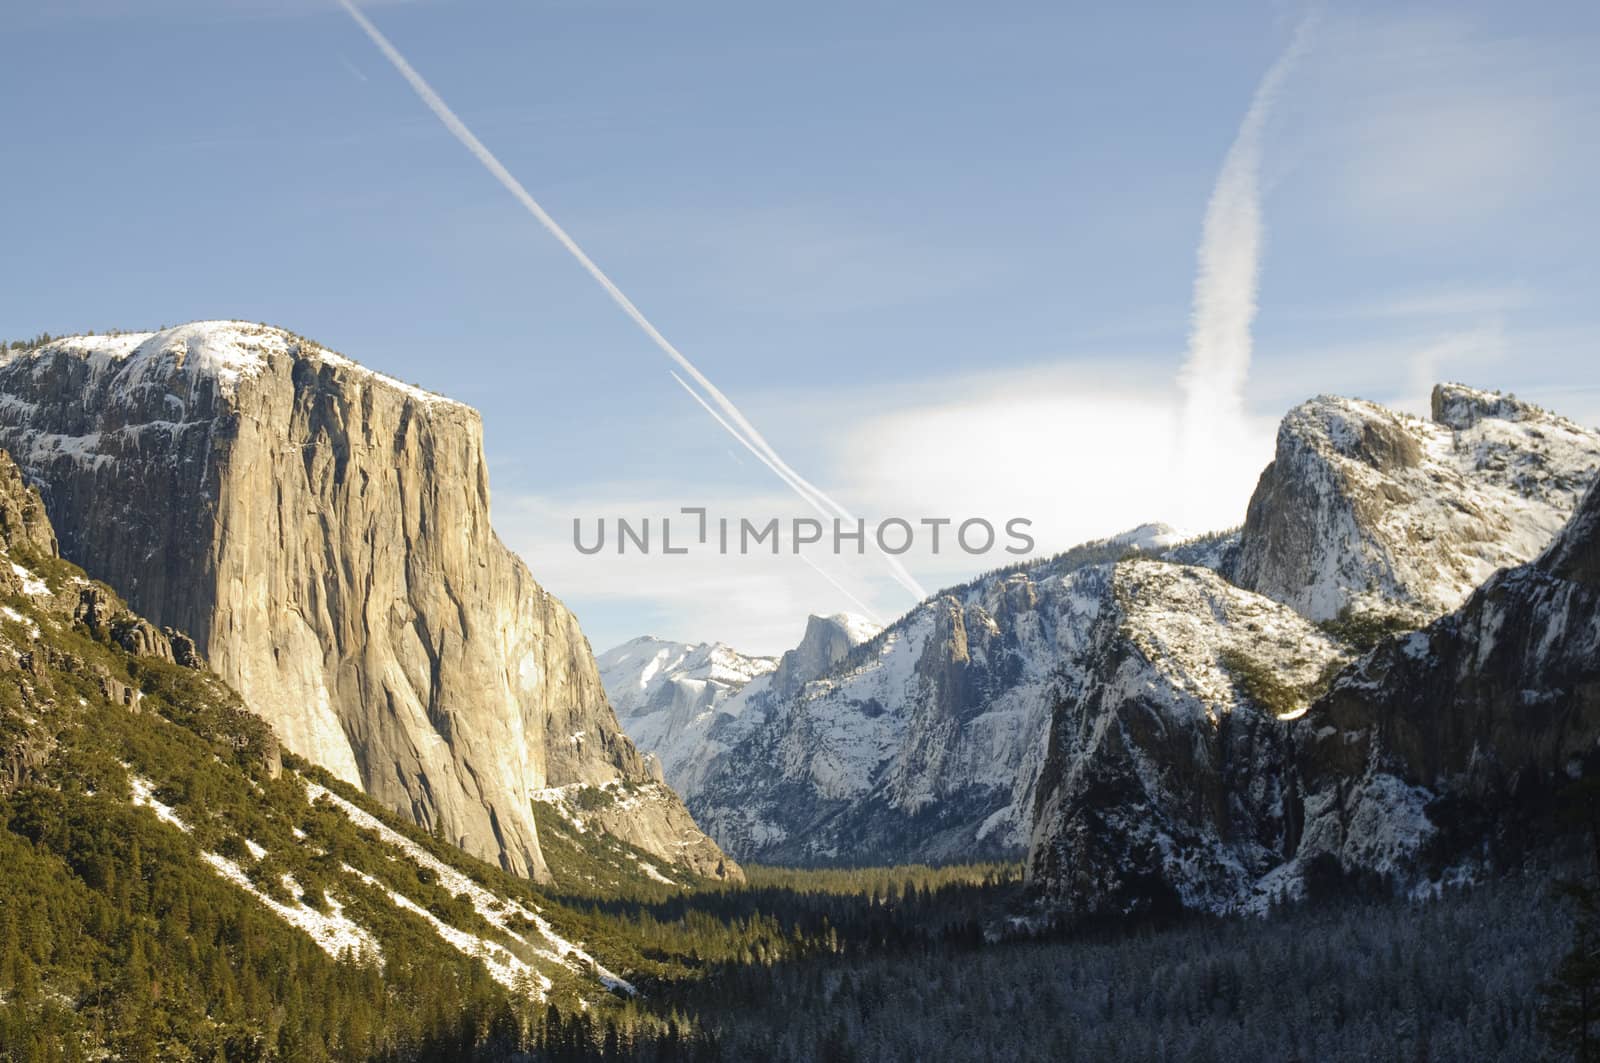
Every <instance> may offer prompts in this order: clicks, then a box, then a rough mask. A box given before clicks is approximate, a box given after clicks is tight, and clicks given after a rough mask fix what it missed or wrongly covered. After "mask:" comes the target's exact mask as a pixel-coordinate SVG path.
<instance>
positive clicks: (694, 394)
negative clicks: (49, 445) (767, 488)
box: [667, 369, 883, 624]
mask: <svg viewBox="0 0 1600 1063" xmlns="http://www.w3.org/2000/svg"><path fill="white" fill-rule="evenodd" d="M667 372H669V373H672V370H670V369H669V370H667ZM672 379H674V380H676V381H677V382H678V386H679V387H681V388H683V390H684V391H687V392H688V393H689V397H690V398H691V399H693V400H694V401H695V402H698V403H699V404H700V408H701V409H703V410H705V411H706V413H708V414H710V415H711V418H712V420H714V421H716V422H717V423H718V424H720V425H721V426H722V427H723V428H724V429H726V430H727V432H728V433H729V434H730V435H732V436H733V438H735V439H737V440H738V441H739V442H740V443H743V444H744V447H745V449H746V450H748V451H750V453H752V454H754V455H755V456H756V457H758V458H759V457H761V454H760V452H758V451H757V450H756V448H755V447H753V446H751V445H750V441H749V440H748V439H746V438H744V436H742V435H740V434H739V433H738V432H736V431H734V429H733V426H732V425H730V424H728V422H727V421H724V420H723V419H722V415H721V414H719V413H718V412H717V411H716V410H713V409H712V408H711V405H710V404H709V403H707V402H706V400H705V399H703V398H702V397H701V396H700V393H699V392H698V391H696V390H695V389H694V388H692V387H690V386H689V382H688V381H686V380H684V379H683V377H681V376H679V375H678V374H677V373H672ZM763 460H765V459H763ZM774 471H775V472H776V470H774ZM778 475H779V476H780V477H781V476H782V475H783V474H782V473H778ZM801 497H805V496H803V495H802V496H801ZM806 501H807V502H809V503H810V504H811V508H812V509H814V510H816V511H817V515H818V516H821V517H823V518H828V517H829V516H830V515H829V513H828V511H827V510H826V509H824V508H823V507H822V506H821V504H819V503H818V502H816V501H815V500H814V499H811V498H806ZM846 519H849V518H846ZM795 556H796V557H798V558H799V559H800V560H802V561H804V562H805V563H806V564H808V565H810V566H811V567H812V568H813V569H815V570H816V573H817V575H819V576H821V577H822V578H823V579H825V580H827V581H828V582H829V583H831V584H833V586H834V589H835V590H837V591H838V592H839V593H840V594H842V595H844V596H845V597H846V598H849V599H850V600H851V601H852V602H854V603H855V605H856V607H857V608H858V609H860V610H861V611H862V612H863V613H865V614H866V616H867V619H869V620H871V621H872V622H873V623H875V624H881V623H883V621H882V620H880V619H879V618H878V615H877V614H876V613H874V612H873V611H872V608H871V607H870V606H868V605H867V604H866V603H865V602H863V601H862V600H861V599H860V598H857V597H856V596H855V595H854V594H851V593H850V592H849V591H848V590H846V589H845V586H844V584H842V583H840V582H839V581H838V580H836V579H834V578H833V575H832V574H831V573H829V572H828V571H827V570H826V569H824V568H823V567H822V566H821V565H819V564H817V563H816V562H815V561H813V560H811V559H810V558H809V557H807V556H806V555H805V554H802V553H796V554H795Z"/></svg>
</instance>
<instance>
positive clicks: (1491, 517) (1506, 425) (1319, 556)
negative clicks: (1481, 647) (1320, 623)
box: [1229, 384, 1600, 624]
mask: <svg viewBox="0 0 1600 1063" xmlns="http://www.w3.org/2000/svg"><path fill="white" fill-rule="evenodd" d="M1597 467H1600V432H1596V431H1594V430H1591V429H1586V428H1582V427H1580V426H1578V425H1576V424H1574V423H1573V422H1571V421H1568V420H1566V419H1565V418H1562V417H1558V416H1556V415H1554V414H1551V413H1547V412H1545V411H1543V410H1541V409H1539V408H1538V407H1535V406H1531V405H1528V404H1526V403H1523V402H1520V401H1518V400H1516V399H1514V398H1510V397H1508V396H1503V395H1499V394H1495V393H1492V392H1484V391H1477V390H1474V389H1472V388H1467V387H1464V386H1462V385H1459V384H1441V385H1439V386H1438V387H1436V388H1435V389H1434V392H1433V419H1432V420H1431V421H1424V420H1421V419H1420V418H1416V417H1410V416H1407V415H1405V414H1400V413H1396V412H1394V411H1392V410H1388V409H1385V408H1383V407H1381V406H1377V405H1374V404H1373V403H1370V402H1362V401H1360V400H1356V399H1343V398H1334V397H1330V396H1322V397H1319V398H1316V399H1312V400H1311V401H1310V402H1307V403H1305V404H1303V405H1301V406H1298V407H1296V408H1295V409H1293V410H1291V411H1290V412H1289V414H1288V416H1287V417H1285V418H1284V420H1283V424H1282V426H1281V427H1280V428H1279V430H1278V445H1277V454H1276V456H1275V458H1274V460H1273V462H1272V464H1271V465H1269V466H1268V467H1267V469H1266V471H1265V472H1264V473H1262V476H1261V482H1260V484H1259V485H1258V486H1257V488H1256V491H1255V495H1254V496H1253V497H1252V498H1251V500H1250V508H1249V512H1248V515H1247V517H1246V520H1245V525H1244V529H1243V532H1242V534H1241V538H1240V544H1239V549H1238V552H1237V554H1236V555H1235V557H1234V559H1233V561H1232V564H1231V567H1230V569H1229V575H1230V577H1231V578H1232V579H1233V580H1234V582H1236V583H1238V584H1239V585H1240V586H1241V587H1245V588H1248V589H1251V590H1255V591H1259V592H1260V593H1262V594H1265V595H1267V596H1269V597H1271V598H1276V599H1277V600H1278V601H1281V602H1284V603H1285V604H1287V605H1290V606H1292V607H1293V608H1294V609H1296V610H1298V611H1299V612H1301V613H1302V614H1304V615H1305V616H1308V617H1311V618H1312V619H1315V620H1325V619H1329V618H1332V617H1335V616H1338V615H1340V613H1341V612H1342V611H1345V610H1350V611H1352V612H1354V613H1357V614H1363V613H1377V614H1385V615H1390V614H1396V613H1398V614H1401V615H1403V616H1405V617H1407V618H1408V619H1410V620H1412V621H1414V622H1415V623H1419V624H1420V623H1425V622H1427V621H1428V620H1431V619H1433V618H1434V617H1436V616H1438V615H1440V614H1441V613H1444V612H1445V611H1447V610H1450V609H1454V608H1455V607H1457V606H1459V605H1460V604H1461V603H1462V602H1463V601H1464V600H1465V599H1466V597H1467V595H1468V594H1470V593H1471V592H1472V590H1473V589H1474V588H1475V587H1477V586H1478V585H1479V584H1481V583H1483V581H1484V580H1486V579H1488V578H1489V576H1490V575H1491V574H1492V573H1493V572H1494V571H1495V570H1496V569H1499V568H1504V567H1506V566H1510V565H1519V564H1523V563H1525V562H1527V561H1531V560H1532V559H1533V558H1535V557H1537V556H1538V554H1539V552H1540V551H1541V550H1543V549H1544V547H1545V546H1546V545H1547V544H1548V543H1549V542H1550V540H1551V538H1552V537H1554V535H1555V534H1556V532H1557V531H1558V530H1559V529H1560V528H1561V526H1562V524H1563V523H1564V522H1565V521H1566V519H1567V517H1568V515H1570V514H1571V512H1572V509H1573V506H1574V505H1575V504H1576V503H1577V500H1578V497H1579V495H1580V494H1581V493H1582V491H1583V489H1584V488H1585V487H1586V486H1587V485H1588V483H1589V480H1590V478H1591V477H1592V476H1593V474H1594V472H1595V470H1596V468H1597Z"/></svg>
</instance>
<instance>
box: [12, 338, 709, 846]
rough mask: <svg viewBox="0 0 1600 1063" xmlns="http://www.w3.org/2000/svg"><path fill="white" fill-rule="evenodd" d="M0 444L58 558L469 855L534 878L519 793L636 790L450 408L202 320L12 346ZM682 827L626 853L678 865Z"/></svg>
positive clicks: (527, 813)
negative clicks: (189, 645) (607, 787)
mask: <svg viewBox="0 0 1600 1063" xmlns="http://www.w3.org/2000/svg"><path fill="white" fill-rule="evenodd" d="M0 446H4V447H5V448H7V449H9V450H11V451H12V452H13V453H14V454H15V455H16V456H17V460H18V463H19V464H20V465H21V466H22V468H23V469H24V471H25V472H26V473H27V475H28V476H29V477H30V478H31V479H32V480H33V481H35V482H36V483H38V484H39V485H40V487H41V488H42V490H43V494H44V499H45V504H46V506H47V508H48V510H49V512H50V516H51V518H52V520H53V521H54V523H55V525H56V528H57V531H58V534H59V535H60V537H61V549H62V553H63V554H64V555H65V556H66V557H68V558H69V559H71V560H73V561H75V562H77V563H79V564H80V565H82V566H83V567H84V568H85V569H87V570H88V571H89V572H90V573H92V574H94V575H95V576H97V577H99V578H101V579H104V580H106V581H107V582H109V583H111V584H113V585H114V586H116V587H117V588H118V589H119V590H120V591H121V592H122V593H123V594H125V595H126V596H127V598H128V600H129V602H130V603H131V604H133V605H134V607H135V608H136V609H137V610H139V611H140V612H141V613H143V614H145V615H147V616H149V617H151V618H153V619H154V620H156V621H157V622H158V623H161V624H169V625H172V626H174V627H176V628H179V629H182V630H185V631H189V632H192V633H193V635H194V637H195V639H196V641H197V643H198V647H199V650H200V652H201V653H202V654H203V655H204V656H205V657H206V658H207V659H208V660H209V661H210V663H211V665H212V667H213V668H214V669H215V670H216V671H217V672H218V673H219V674H220V675H221V676H222V677H223V678H225V679H226V680H227V681H228V682H229V683H230V684H231V685H232V686H233V687H234V688H236V689H237V690H239V691H240V692H241V693H242V694H243V695H244V696H245V698H246V700H247V702H248V703H249V704H250V706H251V707H252V708H253V709H254V710H255V711H256V712H258V713H260V714H261V715H263V716H264V717H266V718H267V719H268V720H269V721H270V722H271V723H272V725H273V728H274V729H275V730H276V731H277V733H278V735H279V736H280V737H281V739H282V740H283V742H284V744H285V746H286V747H287V748H288V749H290V750H292V751H294V752H296V753H298V754H300V755H301V756H304V757H306V758H307V759H309V760H312V761H314V762H316V763H318V764H321V765H322V766H324V767H326V768H327V769H329V770H330V771H332V772H334V773H335V774H336V775H339V776H340V777H342V778H345V779H347V780H349V781H351V782H354V783H357V784H359V785H361V786H362V787H364V788H365V789H366V790H367V791H368V792H369V793H371V794H372V795H373V796H374V797H376V798H378V799H380V800H382V801H384V802H385V803H387V804H389V805H391V806H392V807H394V808H395V809H397V810H399V811H401V812H403V813H405V814H408V815H410V816H411V817H413V818H414V819H415V820H416V821H417V822H418V823H420V824H423V825H425V826H428V827H430V828H435V829H438V830H439V831H441V832H442V833H443V835H444V836H446V837H448V838H450V839H451V840H453V841H455V842H456V843H457V844H459V845H460V846H461V847H462V848H464V849H466V850H467V851H469V852H471V853H473V854H475V855H478V856H481V857H485V858H488V859H490V860H493V861H496V862H498V863H500V864H502V865H503V866H504V867H506V868H508V869H510V870H512V871H514V872H517V873H519V874H523V875H528V876H532V877H535V878H539V877H544V876H546V875H547V868H546V864H545V861H544V858H543V855H542V854H541V851H540V847H539V840H538V837H537V832H536V830H535V826H534V819H533V813H532V808H531V805H530V795H532V794H533V793H535V792H536V791H541V790H544V789H546V788H549V787H560V786H566V785H571V784H577V783H587V784H595V785H598V784H601V783H604V782H607V781H610V780H615V779H618V778H626V779H630V780H631V779H637V780H640V781H649V778H650V777H649V774H648V772H647V770H646V767H645V765H644V763H643V761H642V759H641V757H640V756H639V754H638V752H637V751H636V749H635V748H634V746H633V744H632V743H631V742H630V741H629V740H628V739H627V738H626V736H625V735H623V733H622V732H621V731H620V730H619V728H618V727H617V724H616V720H615V718H614V716H613V715H612V712H611V709H610V707H609V705H608V704H607V701H606V698H605V693H604V690H603V689H602V687H601V683H600V678H599V674H598V673H597V671H596V669H595V665H594V660H593V658H592V656H591V654H590V651H589V647H588V643H587V641H586V640H585V639H584V637H583V634H582V632H581V631H580V630H579V628H578V624H577V621H576V620H575V619H574V617H573V616H572V614H571V613H570V612H568V610H567V609H566V608H565V607H564V606H563V605H562V604H561V603H560V602H559V601H557V600H556V599H555V598H554V597H552V596H551V595H549V594H548V593H546V592H545V591H544V590H543V589H542V588H541V587H540V586H539V585H538V583H537V582H535V581H534V579H533V577H532V576H531V575H530V574H529V572H528V570H527V568H526V567H525V566H524V565H523V564H522V562H521V561H520V560H519V559H518V558H517V557H515V556H514V555H513V554H512V553H511V552H510V551H509V550H507V549H506V548H505V547H504V546H503V545H502V544H501V542H500V540H499V539H498V538H497V537H496V535H495V533H494V531H493V529H492V528H491V527H490V525H489V482H488V473H487V469H486V466H485V462H484V456H483V446H482V426H481V423H480V420H479V417H478V414H477V413H476V411H474V410H472V409H471V408H469V407H467V406H464V405H462V404H460V403H457V402H453V401H450V400H448V399H444V398H441V397H439V396H437V395H433V394H430V393H428V392H425V391H422V390H420V389H418V388H415V387H411V386H408V385H406V384H403V383H400V382H399V381H395V380H392V379H390V378H388V377H384V376H382V375H380V374H378V373H374V372H372V371H370V370H367V369H364V368H363V367H361V366H359V365H357V364H356V363H354V362H351V361H349V360H348V359H346V358H343V357H341V356H339V355H337V354H334V353H332V352H330V351H328V350H326V349H324V348H321V347H319V346H317V345H316V344H314V343H311V342H310V341H308V340H305V339H303V338H301V337H298V336H295V335H294V334H292V333H288V332H284V331H282V330H279V329H273V328H268V327H265V326H257V325H249V324H244V323H239V322H212V323H201V324H194V325H186V326H182V327H180V328H176V329H171V330H167V331H164V332H160V333H154V334H139V335H121V336H109V337H106V336H102V337H92V336H91V337H77V338H73V339H67V340H60V341H56V342H53V343H50V344H47V345H45V346H44V347H42V348H38V349H34V350H30V351H26V352H23V353H22V354H20V355H15V356H13V357H11V358H10V359H9V360H8V361H6V362H5V363H4V364H3V365H0ZM682 819H684V820H686V819H687V817H686V816H685V817H682ZM658 828H659V829H658ZM690 828H691V829H692V824H691V825H690ZM682 833H683V824H682V823H681V822H675V825H674V826H673V827H672V828H671V829H670V830H669V829H667V828H666V827H663V826H661V825H659V824H657V825H654V826H649V825H641V827H640V830H639V832H638V836H637V838H630V839H629V840H635V841H640V842H649V843H652V844H658V845H659V844H667V845H668V847H669V848H672V849H673V850H674V851H673V852H671V853H664V854H663V855H666V856H668V858H669V859H674V860H675V859H676V858H677V856H678V853H677V851H676V849H677V846H676V842H677V841H679V840H682V837H681V835H682ZM669 838H670V841H664V839H669ZM690 848H694V847H693V846H690ZM712 848H713V849H714V847H712ZM717 856H718V857H720V854H717Z"/></svg>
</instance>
